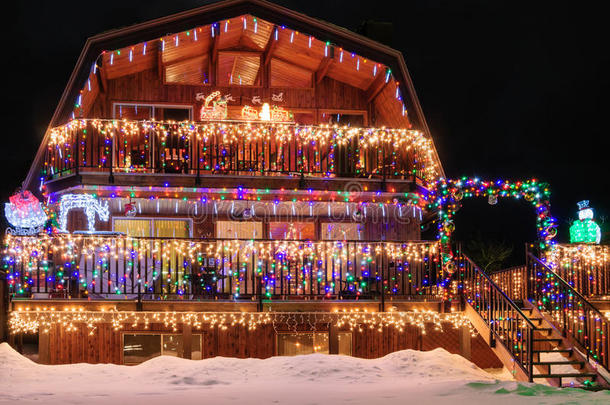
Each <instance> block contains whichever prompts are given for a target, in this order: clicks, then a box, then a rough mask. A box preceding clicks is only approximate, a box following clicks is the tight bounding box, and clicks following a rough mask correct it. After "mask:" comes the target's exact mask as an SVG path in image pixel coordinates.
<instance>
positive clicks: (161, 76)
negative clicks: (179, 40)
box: [157, 50, 165, 84]
mask: <svg viewBox="0 0 610 405" xmlns="http://www.w3.org/2000/svg"><path fill="white" fill-rule="evenodd" d="M157 73H158V75H159V81H160V82H161V83H163V84H165V72H164V71H163V52H162V51H161V50H159V52H158V53H157Z"/></svg>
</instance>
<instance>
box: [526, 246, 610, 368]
mask: <svg viewBox="0 0 610 405" xmlns="http://www.w3.org/2000/svg"><path fill="white" fill-rule="evenodd" d="M526 262H527V263H526V265H527V268H528V272H529V273H530V277H531V279H532V280H531V282H530V283H529V287H528V297H530V299H533V300H534V304H535V305H537V306H538V308H539V309H540V310H545V311H547V312H548V313H550V315H551V317H552V318H553V320H554V321H555V322H556V323H557V324H558V325H559V327H560V328H561V330H562V334H563V336H566V337H569V338H570V339H571V340H572V341H574V342H576V343H578V344H579V345H580V346H581V347H582V348H583V349H584V350H585V352H586V354H587V360H589V358H590V357H593V359H594V360H595V362H597V363H598V364H600V365H601V366H602V367H604V368H605V369H606V370H607V369H608V366H609V356H608V351H609V350H610V340H609V338H608V336H609V335H610V321H609V320H608V319H607V318H606V317H605V316H604V314H602V313H601V312H600V311H599V310H598V309H597V308H595V306H594V305H593V304H591V303H590V302H589V301H588V300H587V299H586V298H585V297H584V296H583V295H582V294H581V293H579V292H578V291H577V290H576V289H575V288H574V287H572V286H571V285H570V284H569V283H568V282H567V281H565V280H564V279H563V278H562V277H561V276H559V275H558V274H557V273H556V272H555V271H554V270H553V269H551V268H550V267H549V266H548V265H547V264H546V263H544V262H543V261H541V260H540V259H539V258H538V257H536V256H535V255H533V254H532V253H531V252H527V254H526Z"/></svg>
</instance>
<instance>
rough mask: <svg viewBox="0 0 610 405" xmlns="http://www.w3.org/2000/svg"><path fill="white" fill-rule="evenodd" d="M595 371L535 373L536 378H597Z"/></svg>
mask: <svg viewBox="0 0 610 405" xmlns="http://www.w3.org/2000/svg"><path fill="white" fill-rule="evenodd" d="M596 377H597V374H595V373H561V374H534V378H592V379H595V378H596Z"/></svg>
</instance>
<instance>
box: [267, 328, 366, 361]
mask: <svg viewBox="0 0 610 405" xmlns="http://www.w3.org/2000/svg"><path fill="white" fill-rule="evenodd" d="M315 333H319V334H326V336H327V337H328V353H320V352H313V353H310V354H326V355H329V356H330V331H296V332H295V331H287V330H283V331H277V332H276V333H275V355H276V356H281V357H293V356H291V355H286V354H280V336H281V335H295V334H296V335H313V334H315ZM340 333H345V334H349V335H350V338H351V342H350V353H349V354H341V353H339V355H342V356H353V355H354V334H353V333H352V332H351V331H338V332H337V340H338V339H339V334H340ZM297 356H299V355H297Z"/></svg>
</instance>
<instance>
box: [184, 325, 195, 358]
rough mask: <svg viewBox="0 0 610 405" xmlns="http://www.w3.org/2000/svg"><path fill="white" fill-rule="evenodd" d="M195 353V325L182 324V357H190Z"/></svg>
mask: <svg viewBox="0 0 610 405" xmlns="http://www.w3.org/2000/svg"><path fill="white" fill-rule="evenodd" d="M192 353H193V327H192V326H191V325H187V324H182V357H183V358H185V359H190V358H191V354H192Z"/></svg>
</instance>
